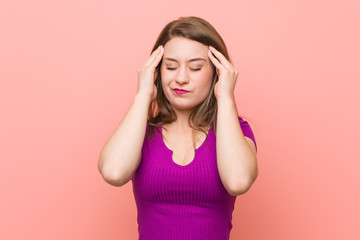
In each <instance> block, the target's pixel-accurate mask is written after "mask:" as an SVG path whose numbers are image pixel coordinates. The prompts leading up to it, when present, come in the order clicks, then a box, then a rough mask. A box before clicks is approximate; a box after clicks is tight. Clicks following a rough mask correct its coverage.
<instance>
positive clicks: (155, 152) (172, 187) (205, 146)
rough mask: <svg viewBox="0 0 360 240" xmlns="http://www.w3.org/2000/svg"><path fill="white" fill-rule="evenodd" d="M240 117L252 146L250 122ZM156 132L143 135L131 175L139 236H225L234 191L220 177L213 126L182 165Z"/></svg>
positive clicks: (142, 239)
mask: <svg viewBox="0 0 360 240" xmlns="http://www.w3.org/2000/svg"><path fill="white" fill-rule="evenodd" d="M238 118H239V122H240V126H241V129H242V131H243V134H244V136H247V137H249V138H251V139H252V140H253V141H254V143H255V146H256V142H255V138H254V135H253V132H252V130H251V128H250V125H249V124H248V123H247V122H246V121H244V120H242V118H240V117H238ZM148 129H149V126H148V125H147V126H146V131H148ZM160 129H161V128H160ZM161 133H162V129H161ZM154 134H155V135H154V142H153V143H151V141H149V140H147V138H145V140H144V143H143V147H142V158H141V162H140V164H139V167H138V169H137V170H136V172H135V174H134V175H133V177H132V179H131V181H132V186H133V192H134V197H135V201H136V206H137V211H138V216H137V222H138V231H139V240H165V239H166V240H169V239H171V240H180V239H181V240H185V239H186V240H199V239H201V240H207V239H209V240H210V239H211V240H228V239H229V236H230V230H231V228H232V223H231V220H232V212H233V210H234V203H235V200H236V196H231V195H230V194H229V193H228V192H227V190H226V189H225V188H224V186H223V184H222V182H221V179H220V175H219V172H218V169H217V161H216V138H215V134H214V128H213V127H211V128H210V130H209V132H208V134H207V136H206V139H205V141H204V142H203V143H202V145H201V146H200V147H198V148H197V149H196V150H195V157H194V159H193V161H192V162H190V163H189V164H187V165H185V166H181V165H179V164H177V163H175V162H174V161H173V160H172V151H171V150H170V149H168V148H167V146H166V145H165V143H164V141H163V139H162V134H160V133H159V132H158V131H156V130H155V131H154Z"/></svg>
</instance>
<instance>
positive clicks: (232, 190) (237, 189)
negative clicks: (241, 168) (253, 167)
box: [228, 173, 257, 196]
mask: <svg viewBox="0 0 360 240" xmlns="http://www.w3.org/2000/svg"><path fill="white" fill-rule="evenodd" d="M256 178H257V173H256V175H254V176H253V177H251V178H247V179H246V180H243V181H242V182H239V183H237V184H233V186H231V187H229V191H228V192H229V194H230V195H232V196H239V195H242V194H244V193H246V192H247V191H249V189H250V188H251V186H252V185H253V183H254V182H255V180H256Z"/></svg>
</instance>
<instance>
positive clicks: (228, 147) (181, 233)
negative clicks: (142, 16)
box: [99, 17, 257, 240]
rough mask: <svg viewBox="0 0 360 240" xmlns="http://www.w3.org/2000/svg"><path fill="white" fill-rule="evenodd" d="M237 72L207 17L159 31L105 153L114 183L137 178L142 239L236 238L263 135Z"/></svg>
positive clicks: (103, 166)
mask: <svg viewBox="0 0 360 240" xmlns="http://www.w3.org/2000/svg"><path fill="white" fill-rule="evenodd" d="M237 76H238V73H237V71H236V70H235V69H234V67H233V66H232V64H231V62H230V58H229V55H228V53H227V49H226V46H225V43H224V41H223V40H222V38H221V37H220V35H219V34H218V32H217V31H216V30H215V29H214V28H213V27H212V26H211V25H210V24H209V23H208V22H207V21H205V20H204V19H201V18H198V17H186V18H185V17H181V18H179V19H178V20H174V21H172V22H170V23H169V24H167V25H166V26H165V28H164V29H163V30H162V32H161V33H160V35H159V37H158V39H157V41H156V43H155V46H154V48H153V50H152V54H151V56H150V57H149V58H148V59H147V61H146V62H145V64H144V65H143V67H142V68H140V69H139V70H138V89H137V94H136V96H135V98H134V101H133V103H132V105H131V108H130V109H129V111H128V112H127V114H126V116H125V117H124V119H123V120H122V122H121V124H120V125H119V127H118V129H117V130H116V131H115V132H114V133H113V135H112V136H111V138H110V139H109V140H108V141H107V143H106V144H105V146H104V148H103V149H102V152H101V155H100V160H99V170H100V172H101V174H102V176H103V178H104V179H105V181H107V182H108V183H110V184H112V185H114V186H122V185H124V184H126V183H127V182H129V181H130V180H132V184H133V192H134V197H135V200H136V205H137V210H138V218H137V221H138V231H139V239H143V240H149V239H156V240H162V239H171V240H176V239H187V240H191V239H196V240H200V239H201V240H204V239H211V240H225V239H229V235H230V230H231V228H232V223H231V219H232V212H233V209H234V203H235V199H236V196H238V195H240V194H243V193H245V192H246V191H248V189H249V188H250V186H251V185H252V184H253V182H254V181H255V179H256V177H257V162H256V161H257V159H256V151H257V148H256V142H255V138H254V135H253V133H252V131H251V128H250V126H249V124H248V123H247V122H246V121H244V120H243V119H242V118H241V117H238V113H237V109H236V104H235V99H234V88H235V83H236V79H237Z"/></svg>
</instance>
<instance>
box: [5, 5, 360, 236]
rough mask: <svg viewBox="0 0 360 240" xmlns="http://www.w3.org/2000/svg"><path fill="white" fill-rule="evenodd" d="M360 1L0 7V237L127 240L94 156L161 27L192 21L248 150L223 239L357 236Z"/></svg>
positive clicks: (121, 196)
mask: <svg viewBox="0 0 360 240" xmlns="http://www.w3.org/2000/svg"><path fill="white" fill-rule="evenodd" d="M359 5H360V4H359V3H358V1H351V0H347V1H324V0H323V1H310V0H307V1H300V0H296V1H286V0H283V1H265V0H262V1H259V0H257V1H235V0H234V1H213V2H210V1H200V2H197V1H192V0H191V1H190V0H189V1H188V0H182V1H180V2H179V1H166V2H162V1H152V2H148V1H129V2H127V1H126V3H125V1H99V0H97V1H95V0H94V1H80V0H71V1H70V0H67V1H48V0H46V1H45V0H42V1H41V0H33V1H18V0H17V1H2V2H1V3H0V34H1V36H0V42H1V44H0V79H1V85H0V104H1V120H0V121H1V124H0V132H1V134H0V143H1V150H2V151H1V155H2V157H1V158H2V160H1V169H2V171H1V174H0V184H1V185H0V187H1V191H0V194H1V196H0V212H1V218H0V221H1V222H0V228H1V230H0V239H39V240H40V239H41V240H42V239H44V240H45V239H52V240H57V239H71V240H72V239H74V240H75V239H76V240H78V239H86V240H92V239H94V240H95V239H137V223H136V206H135V202H134V197H133V195H132V189H131V187H132V186H131V182H130V183H128V184H126V185H125V186H123V187H121V188H116V187H112V186H110V185H108V184H107V183H106V182H105V181H104V180H103V179H102V178H101V175H100V173H99V172H98V170H97V162H98V158H99V153H100V150H101V148H102V146H103V144H104V143H105V141H106V140H107V138H108V137H109V136H110V135H111V134H112V132H113V131H114V130H115V128H116V127H117V126H118V124H119V123H120V121H121V119H122V117H123V116H124V114H125V113H126V111H127V110H128V107H129V106H130V104H131V102H132V99H133V96H134V94H135V92H136V88H137V69H138V68H139V67H140V66H142V64H143V62H144V61H145V60H146V59H147V57H148V56H149V54H150V50H151V48H152V46H153V44H154V42H155V40H156V37H157V35H158V34H159V32H160V30H161V29H162V28H163V27H164V26H165V25H166V24H167V23H168V22H169V21H171V20H174V19H176V18H178V17H180V16H190V15H195V16H199V17H203V18H205V19H206V20H208V21H209V22H210V23H212V24H213V25H214V27H215V28H216V29H217V30H218V31H219V33H220V34H221V35H222V36H223V38H224V40H225V42H226V44H227V46H228V48H229V52H230V55H231V57H232V59H233V62H234V66H235V68H236V69H238V70H239V78H238V81H237V85H236V99H237V105H238V111H239V114H241V115H244V116H246V117H247V118H248V119H249V123H250V125H251V127H252V129H253V131H254V134H255V137H256V140H257V143H258V147H259V151H258V164H259V176H258V179H257V180H256V182H255V184H254V185H253V186H252V188H251V189H250V191H249V192H247V193H246V194H245V195H241V196H239V197H238V198H237V201H236V205H235V210H234V216H233V225H234V228H233V230H232V232H231V239H232V240H236V239H241V240H263V239H277V240H289V239H291V240H303V239H327V240H339V239H346V240H353V239H354V240H355V239H360V230H359V226H358V225H359V220H360V219H359V218H360V207H359V202H360V188H359V180H360V177H359V174H358V169H359V167H360V163H359V162H360V161H359V160H360V155H359V151H358V150H359V140H358V138H359V135H360V127H359V122H360V114H359V106H360V104H359V103H360V99H359V97H357V96H356V95H357V94H358V93H359V89H360V81H359V80H360V70H359V69H360V68H359V66H360V59H359V56H360V47H359V42H360V34H359V33H360V32H359V22H360V18H359V14H358V13H359V10H360V6H359Z"/></svg>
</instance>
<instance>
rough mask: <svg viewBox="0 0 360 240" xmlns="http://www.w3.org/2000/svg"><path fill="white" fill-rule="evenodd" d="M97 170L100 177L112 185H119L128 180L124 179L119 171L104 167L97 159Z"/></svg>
mask: <svg viewBox="0 0 360 240" xmlns="http://www.w3.org/2000/svg"><path fill="white" fill-rule="evenodd" d="M98 170H99V172H100V174H101V176H102V178H103V179H104V180H105V182H107V183H108V184H110V185H112V186H115V187H121V186H123V185H125V184H126V183H127V182H128V181H129V180H127V179H126V180H125V179H124V178H123V177H122V175H121V174H120V171H116V170H114V169H106V168H105V167H104V165H103V164H102V163H101V161H99V164H98Z"/></svg>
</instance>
